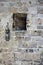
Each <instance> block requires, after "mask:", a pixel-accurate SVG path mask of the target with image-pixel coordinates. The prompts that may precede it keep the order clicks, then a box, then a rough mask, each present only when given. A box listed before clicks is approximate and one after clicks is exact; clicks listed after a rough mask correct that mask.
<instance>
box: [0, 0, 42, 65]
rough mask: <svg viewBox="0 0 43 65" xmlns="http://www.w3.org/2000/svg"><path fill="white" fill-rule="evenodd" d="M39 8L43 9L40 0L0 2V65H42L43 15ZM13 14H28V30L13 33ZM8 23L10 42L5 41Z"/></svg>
mask: <svg viewBox="0 0 43 65" xmlns="http://www.w3.org/2000/svg"><path fill="white" fill-rule="evenodd" d="M42 2H43V1H42ZM39 5H40V6H39ZM38 8H43V5H41V3H39V2H38V0H18V1H17V0H14V1H12V2H11V0H9V1H8V0H6V1H5V0H4V2H3V1H0V65H34V64H35V65H39V64H40V53H41V52H42V51H43V13H40V12H41V10H40V11H39V9H38ZM42 11H43V10H42ZM13 13H26V14H27V20H26V23H27V24H26V28H27V30H25V31H12V22H13V19H12V15H13ZM7 22H9V28H10V40H9V41H6V40H5V28H6V24H7ZM38 26H40V28H39V27H38ZM41 26H42V27H41ZM41 28H42V29H41Z"/></svg>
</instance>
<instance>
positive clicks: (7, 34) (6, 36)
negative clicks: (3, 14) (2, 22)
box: [5, 23, 10, 41]
mask: <svg viewBox="0 0 43 65" xmlns="http://www.w3.org/2000/svg"><path fill="white" fill-rule="evenodd" d="M5 40H6V41H9V40H10V29H9V23H7V25H6V28H5Z"/></svg>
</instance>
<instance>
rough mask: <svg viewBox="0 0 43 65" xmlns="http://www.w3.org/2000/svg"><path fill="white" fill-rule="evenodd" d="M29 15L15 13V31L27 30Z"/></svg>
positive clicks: (13, 24)
mask: <svg viewBox="0 0 43 65" xmlns="http://www.w3.org/2000/svg"><path fill="white" fill-rule="evenodd" d="M26 19H27V14H23V13H14V14H13V23H12V28H13V29H15V30H26Z"/></svg>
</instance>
